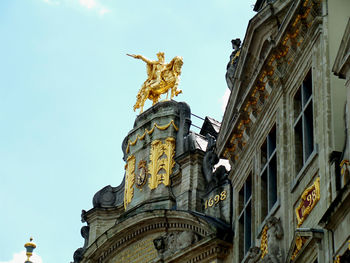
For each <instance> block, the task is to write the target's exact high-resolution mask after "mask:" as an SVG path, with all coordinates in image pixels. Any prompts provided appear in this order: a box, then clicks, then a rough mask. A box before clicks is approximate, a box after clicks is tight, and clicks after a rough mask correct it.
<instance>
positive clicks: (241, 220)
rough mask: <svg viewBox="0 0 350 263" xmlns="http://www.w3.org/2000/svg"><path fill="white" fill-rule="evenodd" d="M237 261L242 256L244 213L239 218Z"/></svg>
mask: <svg viewBox="0 0 350 263" xmlns="http://www.w3.org/2000/svg"><path fill="white" fill-rule="evenodd" d="M238 222H239V231H238V232H239V241H240V242H239V261H241V260H242V259H243V258H244V254H245V253H244V242H243V240H244V214H243V216H241V217H240V218H239V221H238Z"/></svg>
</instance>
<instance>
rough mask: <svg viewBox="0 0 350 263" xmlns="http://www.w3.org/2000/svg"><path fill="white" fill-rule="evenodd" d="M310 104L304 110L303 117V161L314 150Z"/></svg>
mask: <svg viewBox="0 0 350 263" xmlns="http://www.w3.org/2000/svg"><path fill="white" fill-rule="evenodd" d="M313 126H314V125H313V114H312V103H310V104H309V106H308V107H307V108H306V110H305V115H304V134H305V135H304V144H305V146H304V147H305V160H307V158H308V157H309V156H310V155H311V153H312V152H313V150H314V127H313Z"/></svg>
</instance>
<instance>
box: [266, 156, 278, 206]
mask: <svg viewBox="0 0 350 263" xmlns="http://www.w3.org/2000/svg"><path fill="white" fill-rule="evenodd" d="M268 191H269V211H270V210H271V208H272V207H273V205H274V204H275V203H276V201H277V158H276V155H275V156H274V157H273V158H272V160H271V162H270V163H269V189H268Z"/></svg>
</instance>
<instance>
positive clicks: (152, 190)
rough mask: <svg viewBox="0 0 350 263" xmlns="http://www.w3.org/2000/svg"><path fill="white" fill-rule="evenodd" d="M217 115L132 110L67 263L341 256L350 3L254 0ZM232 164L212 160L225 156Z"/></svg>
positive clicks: (348, 244) (349, 226)
mask: <svg viewBox="0 0 350 263" xmlns="http://www.w3.org/2000/svg"><path fill="white" fill-rule="evenodd" d="M254 11H256V12H257V13H256V15H255V16H254V17H253V18H252V19H251V21H250V22H249V25H248V28H247V32H246V36H245V39H244V41H243V42H242V45H240V43H241V42H240V41H238V40H237V39H236V40H234V41H233V42H232V43H233V46H234V51H233V53H232V54H231V57H230V63H229V65H228V67H227V74H226V79H227V80H228V86H229V88H230V89H231V95H230V98H229V102H228V105H227V107H226V111H225V114H224V117H223V120H222V123H220V122H217V121H216V120H213V119H211V118H209V117H207V118H205V121H204V123H203V126H202V130H201V131H200V133H195V132H193V131H191V130H190V127H191V110H190V107H189V105H187V104H186V103H183V102H175V101H166V102H161V103H158V104H156V105H154V106H153V107H151V108H150V109H148V110H146V111H145V112H143V113H142V114H140V115H139V116H138V117H137V118H136V120H135V123H134V127H133V128H132V129H131V131H130V132H129V133H128V135H127V136H126V138H125V140H124V141H123V144H122V149H123V152H124V160H125V176H124V180H123V182H122V183H121V185H120V186H118V187H112V186H106V187H104V188H103V189H101V190H100V191H98V192H97V193H96V194H95V196H94V198H93V208H92V209H90V210H89V211H84V210H83V213H82V221H83V222H86V226H83V227H82V230H81V234H82V236H83V238H84V240H85V243H84V246H83V247H81V248H79V249H77V250H76V252H75V253H74V263H78V262H82V263H83V262H84V263H93V262H94V263H95V262H98V263H102V262H108V263H110V262H111V263H116V262H121V263H123V262H191V263H193V262H208V263H213V262H218V263H219V262H220V263H228V262H230V263H231V262H232V263H240V262H247V263H248V262H249V263H254V262H272V263H282V262H288V263H289V262H298V263H299V262H300V263H315V262H318V263H326V262H337V263H339V262H341V263H344V262H350V171H349V165H350V162H349V160H350V148H349V147H350V144H349V139H350V137H349V136H350V130H349V129H348V127H349V120H350V114H349V112H350V109H349V107H350V106H349V105H350V38H349V36H350V22H349V14H350V1H349V0H274V1H269V0H257V1H256V4H255V6H254ZM225 160H226V161H227V160H228V161H229V163H230V165H222V164H223V163H224V161H225Z"/></svg>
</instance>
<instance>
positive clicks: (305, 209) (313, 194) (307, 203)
mask: <svg viewBox="0 0 350 263" xmlns="http://www.w3.org/2000/svg"><path fill="white" fill-rule="evenodd" d="M319 200H320V177H317V178H316V180H315V182H314V183H313V185H311V186H310V187H308V188H307V189H305V191H304V192H303V194H302V195H301V200H300V204H299V206H298V207H297V208H296V209H295V214H296V216H297V221H298V227H299V226H301V225H302V223H303V222H304V221H305V219H306V218H307V217H308V215H309V214H310V213H311V211H312V209H313V208H314V207H315V205H316V204H317V202H318V201H319Z"/></svg>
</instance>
